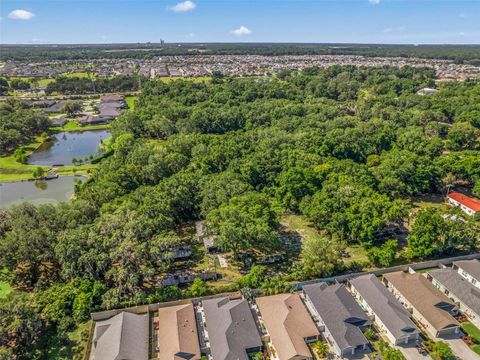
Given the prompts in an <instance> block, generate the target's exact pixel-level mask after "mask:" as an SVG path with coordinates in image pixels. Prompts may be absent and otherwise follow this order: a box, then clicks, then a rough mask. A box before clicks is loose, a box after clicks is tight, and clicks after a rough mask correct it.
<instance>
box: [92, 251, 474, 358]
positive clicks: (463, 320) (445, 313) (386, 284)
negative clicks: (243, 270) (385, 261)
mask: <svg viewBox="0 0 480 360" xmlns="http://www.w3.org/2000/svg"><path fill="white" fill-rule="evenodd" d="M460 267H461V268H462V269H468V271H470V272H473V273H475V272H477V273H478V272H480V261H479V260H477V259H471V260H470V259H469V260H458V261H453V262H451V263H444V262H442V261H439V262H438V267H436V268H428V269H426V271H418V272H417V271H416V270H414V269H413V268H412V267H408V270H406V271H389V270H388V269H387V270H385V273H384V274H383V275H375V274H374V273H369V274H358V275H354V276H342V277H339V278H336V279H330V280H329V283H327V282H323V281H320V282H309V283H307V284H299V286H298V291H295V292H292V293H284V294H277V295H267V296H263V295H261V294H260V293H258V295H257V296H255V297H254V298H250V297H248V298H245V297H243V295H242V294H241V293H232V294H228V295H224V296H222V295H218V296H210V297H206V298H197V299H192V300H181V301H177V302H174V303H165V304H161V303H160V304H158V309H157V310H153V312H152V314H153V317H150V320H148V318H147V316H146V315H144V314H142V313H136V312H137V311H138V310H134V311H135V313H130V312H129V311H132V310H133V309H132V310H130V309H125V311H119V310H117V311H115V313H116V315H113V317H110V318H109V319H106V320H99V321H97V322H96V324H95V331H94V334H93V339H92V348H91V350H90V359H92V360H93V359H100V358H101V359H105V360H108V359H118V358H119V357H118V356H117V354H127V355H124V356H126V357H124V358H128V359H135V360H137V359H138V360H142V359H213V360H217V359H219V360H224V359H241V360H248V359H259V358H267V359H272V360H273V359H275V360H292V359H295V360H312V359H323V358H325V359H326V358H328V359H365V360H367V359H374V357H373V355H374V354H375V353H376V349H377V346H378V343H379V341H380V342H381V341H384V342H385V343H387V344H389V346H390V347H392V348H393V349H396V350H398V351H400V352H401V354H402V355H403V356H404V358H405V359H407V360H422V359H430V357H429V355H428V353H427V352H426V351H425V347H427V346H431V345H429V344H433V343H436V342H445V343H447V344H448V345H449V346H450V347H451V348H452V350H453V352H454V353H455V354H456V355H457V357H458V359H462V360H470V359H480V356H479V355H477V354H476V353H475V352H473V351H472V350H471V348H470V347H469V345H468V344H469V343H468V339H469V336H468V334H467V335H466V334H465V333H464V330H463V329H464V325H465V324H473V326H477V327H478V326H479V319H480V317H479V312H480V311H479V309H480V296H479V295H480V290H478V289H477V288H476V287H475V286H474V285H473V284H472V283H471V282H470V281H469V280H467V279H466V278H464V277H463V276H462V275H460V272H464V271H466V270H460ZM417 268H418V267H417ZM382 272H383V271H382ZM107 313H108V312H107ZM92 316H94V318H96V317H98V316H101V317H103V316H108V315H103V314H101V313H99V314H93V315H92ZM469 326H471V325H469ZM149 328H150V329H151V330H150V332H151V333H152V335H151V337H149V336H148V331H149V330H148V329H149ZM465 328H468V327H465ZM119 333H125V334H127V333H129V334H132V335H131V336H119ZM372 334H373V335H372ZM149 344H150V345H149ZM319 344H324V345H322V346H320V345H319ZM323 346H325V349H326V350H325V352H323V350H322V351H319V349H323ZM147 348H150V353H149V355H148V354H147V353H146V349H147ZM105 349H109V351H111V353H110V354H109V355H108V356H107V355H105V351H106V350H105ZM129 351H130V353H129ZM132 351H134V352H135V353H134V355H132V354H133V353H132ZM129 354H130V355H129ZM120 358H122V357H120Z"/></svg>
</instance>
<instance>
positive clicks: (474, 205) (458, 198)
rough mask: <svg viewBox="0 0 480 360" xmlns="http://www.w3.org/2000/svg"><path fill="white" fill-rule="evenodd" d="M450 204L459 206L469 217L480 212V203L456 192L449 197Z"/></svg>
mask: <svg viewBox="0 0 480 360" xmlns="http://www.w3.org/2000/svg"><path fill="white" fill-rule="evenodd" d="M447 198H448V202H449V203H450V204H451V205H453V206H459V207H460V209H462V211H463V212H465V213H466V214H468V215H475V214H476V213H477V212H479V211H480V201H479V200H477V199H474V198H471V197H469V196H467V195H464V194H461V193H459V192H454V193H451V194H448V195H447Z"/></svg>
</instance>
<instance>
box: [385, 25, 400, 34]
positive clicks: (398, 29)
mask: <svg viewBox="0 0 480 360" xmlns="http://www.w3.org/2000/svg"><path fill="white" fill-rule="evenodd" d="M404 30H405V26H397V27H387V28H385V29H383V32H384V33H391V32H401V31H404Z"/></svg>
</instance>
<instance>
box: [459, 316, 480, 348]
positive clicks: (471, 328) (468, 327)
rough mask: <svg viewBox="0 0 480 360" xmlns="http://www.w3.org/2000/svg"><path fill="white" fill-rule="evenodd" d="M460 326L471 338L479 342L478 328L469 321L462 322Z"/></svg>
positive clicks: (479, 330)
mask: <svg viewBox="0 0 480 360" xmlns="http://www.w3.org/2000/svg"><path fill="white" fill-rule="evenodd" d="M461 326H462V330H463V331H465V332H466V333H467V334H468V335H469V336H470V337H471V338H472V339H474V340H475V341H478V342H479V343H480V329H478V328H477V327H476V326H475V325H473V324H472V323H471V322H469V321H467V322H464V323H462V324H461Z"/></svg>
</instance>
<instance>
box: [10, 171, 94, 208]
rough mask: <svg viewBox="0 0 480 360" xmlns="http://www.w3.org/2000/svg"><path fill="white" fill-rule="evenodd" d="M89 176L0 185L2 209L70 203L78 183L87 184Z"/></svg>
mask: <svg viewBox="0 0 480 360" xmlns="http://www.w3.org/2000/svg"><path fill="white" fill-rule="evenodd" d="M87 180H88V177H87V176H82V175H73V176H72V175H70V176H62V177H58V178H55V179H50V180H41V181H16V182H10V183H2V184H0V208H1V209H8V208H10V207H11V206H14V205H20V204H22V203H31V204H34V205H42V204H57V203H60V202H70V201H71V200H72V198H73V196H74V194H75V186H76V184H77V182H81V183H85V182H86V181H87Z"/></svg>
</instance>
